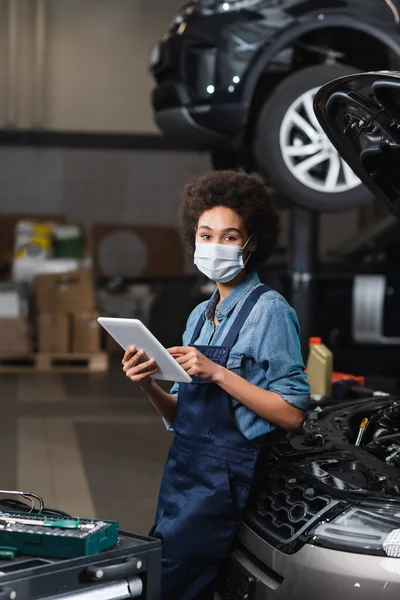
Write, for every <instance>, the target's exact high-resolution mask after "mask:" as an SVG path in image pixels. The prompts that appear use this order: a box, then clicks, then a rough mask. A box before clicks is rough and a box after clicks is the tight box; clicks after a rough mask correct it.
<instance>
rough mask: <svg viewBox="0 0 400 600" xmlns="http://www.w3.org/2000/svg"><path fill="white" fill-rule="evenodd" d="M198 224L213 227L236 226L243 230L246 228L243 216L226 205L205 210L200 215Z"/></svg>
mask: <svg viewBox="0 0 400 600" xmlns="http://www.w3.org/2000/svg"><path fill="white" fill-rule="evenodd" d="M198 226H199V227H201V226H206V227H211V228H212V229H227V228H228V227H234V228H236V229H240V230H243V231H244V229H245V227H244V223H243V219H242V218H241V216H240V215H238V214H237V213H236V212H235V211H233V210H232V209H231V208H227V207H226V206H216V207H215V208H211V209H210V210H206V211H205V212H203V213H202V214H201V215H200V217H199V223H198Z"/></svg>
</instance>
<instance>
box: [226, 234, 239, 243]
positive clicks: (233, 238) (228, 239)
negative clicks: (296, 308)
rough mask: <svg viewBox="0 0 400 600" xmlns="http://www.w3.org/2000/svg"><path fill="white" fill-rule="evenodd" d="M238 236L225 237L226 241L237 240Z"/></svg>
mask: <svg viewBox="0 0 400 600" xmlns="http://www.w3.org/2000/svg"><path fill="white" fill-rule="evenodd" d="M236 240H237V238H235V236H233V235H227V236H226V238H225V241H226V242H236Z"/></svg>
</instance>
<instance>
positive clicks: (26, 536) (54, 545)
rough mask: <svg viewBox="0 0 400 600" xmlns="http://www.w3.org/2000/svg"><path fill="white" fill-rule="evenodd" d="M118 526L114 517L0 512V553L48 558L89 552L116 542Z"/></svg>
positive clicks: (105, 547) (102, 548) (94, 551)
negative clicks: (112, 519)
mask: <svg viewBox="0 0 400 600" xmlns="http://www.w3.org/2000/svg"><path fill="white" fill-rule="evenodd" d="M118 529H119V523H118V522H117V521H97V520H90V519H74V518H73V519H70V518H65V519H64V518H60V517H49V516H44V515H41V514H36V513H35V514H32V513H26V512H11V511H10V512H7V513H5V512H0V554H1V553H3V555H4V557H6V555H7V553H8V554H10V553H13V554H14V555H15V554H18V553H21V554H27V555H30V556H43V557H48V558H78V557H81V556H90V555H92V554H98V553H99V552H102V551H103V550H107V549H109V548H112V547H113V546H115V545H116V544H117V543H118ZM7 557H8V558H9V557H10V556H7Z"/></svg>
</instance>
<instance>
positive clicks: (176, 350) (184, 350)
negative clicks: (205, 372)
mask: <svg viewBox="0 0 400 600" xmlns="http://www.w3.org/2000/svg"><path fill="white" fill-rule="evenodd" d="M167 350H168V352H169V353H170V354H172V355H174V354H188V353H189V352H192V351H193V348H190V347H188V346H174V347H173V348H167Z"/></svg>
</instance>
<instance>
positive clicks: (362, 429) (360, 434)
mask: <svg viewBox="0 0 400 600" xmlns="http://www.w3.org/2000/svg"><path fill="white" fill-rule="evenodd" d="M368 423H369V419H368V418H367V417H365V419H363V420H362V421H361V425H360V431H359V432H358V436H357V439H356V446H359V445H360V444H361V441H362V439H363V437H364V433H365V430H366V428H367V425H368Z"/></svg>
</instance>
